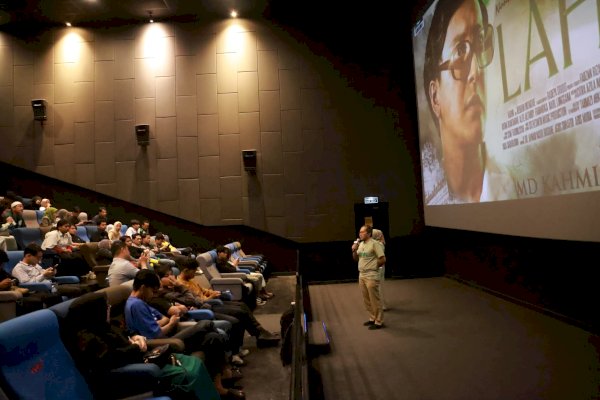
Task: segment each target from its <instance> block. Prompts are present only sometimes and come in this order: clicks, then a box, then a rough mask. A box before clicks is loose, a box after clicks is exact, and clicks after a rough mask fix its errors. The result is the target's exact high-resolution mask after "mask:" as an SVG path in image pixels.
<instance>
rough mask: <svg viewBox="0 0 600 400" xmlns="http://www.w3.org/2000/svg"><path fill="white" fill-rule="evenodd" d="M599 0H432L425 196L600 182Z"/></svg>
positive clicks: (480, 197)
mask: <svg viewBox="0 0 600 400" xmlns="http://www.w3.org/2000/svg"><path fill="white" fill-rule="evenodd" d="M599 7H600V3H598V2H597V1H595V0H464V1H460V0H459V1H455V0H439V1H436V2H434V3H433V4H432V5H431V7H430V8H429V9H428V10H427V11H426V12H425V14H424V16H423V17H422V19H420V20H419V21H417V23H416V24H415V26H414V27H413V49H414V58H415V78H416V92H417V100H418V114H419V136H420V146H421V161H422V175H423V189H424V200H425V205H429V206H432V205H442V204H460V203H477V202H489V201H497V200H509V199H524V198H535V197H541V196H555V195H562V194H571V193H579V192H589V191H597V190H599V189H600V166H599V164H600V21H599V15H600V10H599V9H598V8H599Z"/></svg>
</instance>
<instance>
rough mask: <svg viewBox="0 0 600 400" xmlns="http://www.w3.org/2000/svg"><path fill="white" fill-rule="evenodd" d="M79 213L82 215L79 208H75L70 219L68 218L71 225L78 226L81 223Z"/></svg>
mask: <svg viewBox="0 0 600 400" xmlns="http://www.w3.org/2000/svg"><path fill="white" fill-rule="evenodd" d="M79 213H81V210H80V209H79V206H74V207H73V209H72V210H71V213H70V215H69V217H68V218H67V220H68V221H69V223H70V224H71V225H77V224H78V223H79Z"/></svg>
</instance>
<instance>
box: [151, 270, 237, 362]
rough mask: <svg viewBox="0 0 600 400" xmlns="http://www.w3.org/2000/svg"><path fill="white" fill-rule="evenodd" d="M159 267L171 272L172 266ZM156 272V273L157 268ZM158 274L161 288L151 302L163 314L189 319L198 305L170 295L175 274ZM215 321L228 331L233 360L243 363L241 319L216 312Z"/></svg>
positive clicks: (174, 282)
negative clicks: (168, 275)
mask: <svg viewBox="0 0 600 400" xmlns="http://www.w3.org/2000/svg"><path fill="white" fill-rule="evenodd" d="M157 268H161V270H165V271H169V272H170V271H171V268H170V267H169V266H167V265H163V266H157ZM154 272H155V273H156V270H155V271H154ZM157 275H158V277H159V278H161V279H160V290H159V291H158V293H157V294H156V296H154V297H152V299H151V300H150V301H149V304H150V305H151V306H152V307H154V308H156V309H157V310H158V311H160V312H161V313H162V314H163V315H167V316H171V315H178V316H179V317H180V319H181V320H182V321H183V320H186V321H189V320H190V318H189V316H188V311H191V310H194V309H196V307H194V306H192V307H188V306H186V305H185V304H183V303H181V302H179V301H178V300H177V299H176V298H173V297H172V296H170V294H171V292H172V290H171V289H172V286H171V285H172V284H176V283H177V281H176V280H175V277H174V276H173V275H170V277H165V276H162V277H161V275H159V274H158V273H157ZM183 289H184V290H185V288H183ZM198 308H210V306H209V305H206V306H204V307H198ZM213 323H214V324H215V327H217V328H218V329H221V330H223V331H224V332H226V333H227V336H226V337H227V339H228V343H229V345H230V348H229V349H228V350H229V351H231V354H235V355H234V356H233V359H232V362H233V363H234V364H236V365H241V364H243V363H244V362H243V361H242V359H241V358H240V356H239V354H238V353H239V352H240V349H241V346H242V344H243V342H244V329H243V328H242V326H241V324H240V321H239V320H238V319H237V318H235V317H232V316H229V315H225V314H218V313H215V319H214V320H213Z"/></svg>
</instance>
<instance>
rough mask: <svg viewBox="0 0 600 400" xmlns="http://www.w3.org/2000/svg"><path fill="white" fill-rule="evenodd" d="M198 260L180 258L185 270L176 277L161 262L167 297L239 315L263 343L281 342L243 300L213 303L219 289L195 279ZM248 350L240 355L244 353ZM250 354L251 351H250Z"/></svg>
mask: <svg viewBox="0 0 600 400" xmlns="http://www.w3.org/2000/svg"><path fill="white" fill-rule="evenodd" d="M197 266H198V263H197V261H196V260H194V259H192V258H186V259H180V262H179V264H178V267H179V268H180V269H181V273H180V274H179V277H181V278H179V277H178V278H177V279H175V277H174V276H173V271H172V269H171V267H169V266H168V265H159V266H158V267H156V269H155V272H156V273H157V275H158V276H159V277H160V278H161V291H162V292H163V293H164V295H165V297H167V298H169V299H171V300H174V301H178V302H180V303H181V304H184V305H186V306H188V307H196V308H205V307H206V305H207V304H210V307H211V309H212V310H213V311H214V312H215V313H220V314H226V315H230V316H232V317H235V318H237V319H238V320H239V321H240V322H241V323H242V326H243V328H244V329H245V330H246V331H247V332H248V333H249V334H250V335H252V336H254V337H256V340H257V341H258V342H260V343H261V344H271V345H272V344H277V343H279V340H280V336H279V334H277V333H272V332H269V331H268V330H266V329H265V328H263V326H262V325H261V324H260V322H258V320H257V319H256V317H254V314H253V313H252V310H250V308H248V306H247V305H246V304H244V303H243V302H240V301H230V300H221V301H218V302H210V301H209V300H211V299H216V298H219V297H220V295H221V293H220V292H218V291H214V290H210V289H205V288H203V287H202V286H200V285H199V284H198V283H196V282H195V281H194V280H193V279H194V276H195V275H196V269H197ZM244 354H245V353H241V354H239V355H240V356H243V355H244ZM246 354H247V353H246Z"/></svg>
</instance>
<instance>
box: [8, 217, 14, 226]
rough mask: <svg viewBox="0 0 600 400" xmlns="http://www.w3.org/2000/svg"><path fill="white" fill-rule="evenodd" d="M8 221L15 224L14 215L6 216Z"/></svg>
mask: <svg viewBox="0 0 600 400" xmlns="http://www.w3.org/2000/svg"><path fill="white" fill-rule="evenodd" d="M6 222H8V223H9V224H11V225H13V224H14V223H15V220H14V219H13V217H6Z"/></svg>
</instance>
